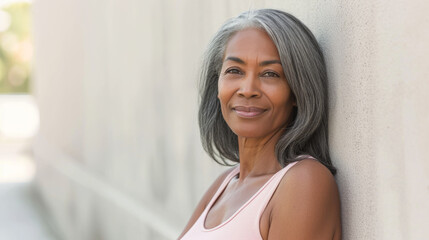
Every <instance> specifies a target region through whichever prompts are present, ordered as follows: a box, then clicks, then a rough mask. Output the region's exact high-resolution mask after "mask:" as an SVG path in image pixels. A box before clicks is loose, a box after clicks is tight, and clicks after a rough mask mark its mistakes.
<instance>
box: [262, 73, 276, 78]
mask: <svg viewBox="0 0 429 240" xmlns="http://www.w3.org/2000/svg"><path fill="white" fill-rule="evenodd" d="M262 76H263V77H280V75H278V74H277V73H275V72H265V73H263V74H262Z"/></svg>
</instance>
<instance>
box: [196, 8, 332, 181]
mask: <svg viewBox="0 0 429 240" xmlns="http://www.w3.org/2000/svg"><path fill="white" fill-rule="evenodd" d="M246 28H258V29H262V30H264V31H265V32H267V34H268V35H269V36H270V37H271V39H272V41H273V42H274V44H275V45H276V47H277V50H278V53H279V56H280V61H281V63H282V66H283V71H284V74H285V76H286V79H287V81H288V83H289V86H290V88H291V90H292V93H293V96H294V97H295V99H296V107H294V110H293V112H292V114H293V115H294V116H293V120H292V121H291V122H290V123H289V124H288V126H287V127H286V131H284V133H283V135H282V136H281V137H280V139H279V140H278V142H277V144H276V148H275V151H276V156H277V159H278V161H279V163H280V164H281V165H282V166H285V165H287V164H288V163H290V162H294V161H298V160H301V159H302V158H303V157H300V156H301V155H311V156H313V157H315V158H316V159H318V160H319V161H320V162H321V163H322V164H324V165H325V166H326V167H327V168H328V169H329V170H330V171H331V172H332V174H335V173H336V169H335V167H334V166H333V165H332V163H331V159H330V156H329V146H328V105H327V104H328V97H327V75H326V67H325V62H324V59H323V54H322V51H321V49H320V47H319V45H318V44H317V41H316V39H315V37H314V36H313V34H312V33H311V32H310V30H309V29H308V28H307V27H306V26H305V25H304V24H303V23H302V22H301V21H299V20H298V19H297V18H295V17H294V16H292V15H291V14H289V13H285V12H283V11H280V10H275V9H259V10H251V11H247V12H244V13H242V14H240V15H239V16H238V17H235V18H232V19H229V20H228V21H227V22H226V23H225V24H224V25H223V26H222V27H221V28H220V30H219V31H218V32H217V33H216V34H215V36H214V37H213V39H212V41H211V42H210V44H209V46H208V49H207V50H206V52H205V55H204V59H203V64H202V68H201V74H200V95H201V101H200V107H199V112H198V120H199V126H200V134H201V140H202V144H203V147H204V149H205V151H206V152H207V153H208V154H209V155H210V157H211V158H213V159H214V160H215V161H216V162H218V163H219V164H222V165H230V164H229V163H228V161H227V160H230V161H233V162H239V161H240V160H239V156H238V138H237V136H236V135H235V133H233V132H232V130H231V129H230V128H229V127H228V125H227V123H226V122H225V120H224V119H223V117H222V113H221V107H220V102H219V100H218V98H217V95H218V87H217V86H218V79H219V74H220V70H221V68H222V62H223V55H224V51H225V47H226V45H227V42H228V40H229V39H230V38H231V37H232V35H233V34H234V33H236V32H238V31H240V30H243V29H246Z"/></svg>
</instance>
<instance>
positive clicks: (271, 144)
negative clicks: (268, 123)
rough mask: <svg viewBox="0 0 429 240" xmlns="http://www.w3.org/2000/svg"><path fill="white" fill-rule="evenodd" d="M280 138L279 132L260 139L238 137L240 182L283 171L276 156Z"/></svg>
mask: <svg viewBox="0 0 429 240" xmlns="http://www.w3.org/2000/svg"><path fill="white" fill-rule="evenodd" d="M279 137H280V133H279V132H277V133H273V134H271V135H269V136H266V137H264V138H258V139H255V138H246V137H238V151H239V158H240V175H239V181H244V179H246V178H247V177H257V176H263V175H267V174H272V173H276V172H277V171H279V170H280V169H281V165H280V163H279V162H278V161H277V157H276V154H275V146H276V143H277V141H278V139H279Z"/></svg>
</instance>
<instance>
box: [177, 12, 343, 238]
mask: <svg viewBox="0 0 429 240" xmlns="http://www.w3.org/2000/svg"><path fill="white" fill-rule="evenodd" d="M201 81H202V85H201V96H202V99H201V103H200V109H199V124H200V131H201V136H202V142H203V146H204V148H205V150H206V151H207V152H208V154H209V155H210V156H211V157H212V158H213V159H215V160H216V161H217V162H218V163H221V164H227V162H226V160H230V161H234V162H237V163H239V164H238V165H237V166H236V167H234V168H232V169H229V170H227V171H226V172H224V173H223V174H221V176H219V178H218V179H217V180H216V181H215V182H214V183H213V184H212V186H211V187H210V188H209V189H208V191H207V192H206V193H205V195H204V196H203V198H202V200H201V201H200V203H199V204H198V206H197V208H196V210H195V212H194V213H193V215H192V217H191V219H190V220H189V222H188V224H187V226H186V227H185V229H184V231H183V233H182V234H181V236H180V237H179V239H183V240H188V239H240V240H241V239H246V240H251V239H270V240H275V239H293V240H296V239H312V240H314V239H341V220H340V201H339V195H338V189H337V185H336V183H335V180H334V177H333V174H335V171H336V170H335V168H334V167H333V166H332V164H331V161H330V157H329V151H328V141H327V137H328V136H327V123H328V122H327V110H328V109H327V89H326V85H327V82H326V81H327V77H326V69H325V64H324V60H323V55H322V52H321V50H320V48H319V46H318V44H317V42H316V40H315V38H314V36H313V35H312V34H311V32H310V31H309V30H308V28H307V27H306V26H305V25H303V24H302V23H301V22H300V21H299V20H298V19H296V18H295V17H293V16H292V15H290V14H287V13H285V12H282V11H279V10H273V9H261V10H254V11H249V12H245V13H243V14H241V15H240V16H238V17H236V18H233V19H230V20H229V21H228V22H227V23H225V24H224V25H223V26H222V28H221V29H220V30H219V31H218V33H217V34H216V35H215V36H214V38H213V40H212V42H211V43H210V45H209V48H208V50H207V52H206V55H205V60H204V63H203V68H202V74H201Z"/></svg>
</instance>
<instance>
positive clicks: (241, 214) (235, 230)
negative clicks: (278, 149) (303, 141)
mask: <svg viewBox="0 0 429 240" xmlns="http://www.w3.org/2000/svg"><path fill="white" fill-rule="evenodd" d="M296 163H297V162H293V163H290V164H288V165H287V166H286V167H285V168H283V169H282V170H280V171H278V172H277V173H275V174H274V175H273V176H272V177H271V178H270V179H269V180H268V181H267V182H266V183H265V184H264V185H263V186H262V187H261V188H260V189H259V190H258V191H257V192H256V193H255V194H254V195H253V196H252V197H251V198H250V199H249V200H247V202H246V203H245V204H244V205H243V206H241V207H240V208H239V209H238V210H237V211H236V212H235V213H234V214H233V215H232V216H231V217H229V218H228V219H227V220H226V221H224V222H223V223H221V224H219V225H218V226H216V227H214V228H210V229H207V228H205V227H204V222H205V219H206V216H207V213H208V211H209V210H210V209H211V207H212V205H213V204H214V202H215V201H216V199H217V198H218V197H219V195H220V194H221V193H222V192H223V190H224V189H225V187H226V186H227V185H228V183H229V182H230V181H231V179H232V178H233V177H235V176H236V175H237V174H238V173H239V172H240V166H239V165H238V166H237V167H235V168H234V170H232V171H231V172H230V173H229V174H228V176H227V177H226V178H225V180H224V181H223V182H222V184H221V185H220V187H219V189H218V190H217V192H216V193H215V194H214V195H213V197H212V199H211V200H210V202H209V204H208V205H207V207H206V208H205V209H204V211H203V213H202V214H201V216H200V217H199V218H198V220H197V221H196V222H195V224H194V225H193V226H192V227H191V228H190V229H189V231H188V232H187V233H186V234H185V235H184V236H183V237H182V238H181V240H203V239H204V240H212V239H213V240H219V239H237V240H241V239H244V240H253V239H255V240H256V239H262V237H261V233H260V231H259V220H260V218H261V215H262V213H263V211H264V210H265V207H266V206H267V204H268V202H269V201H270V199H271V196H272V195H273V193H274V191H275V190H276V189H277V186H278V185H279V183H280V181H281V179H282V178H283V176H284V175H285V173H286V172H287V171H288V170H289V169H290V168H291V167H293V166H294V165H295V164H296Z"/></svg>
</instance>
